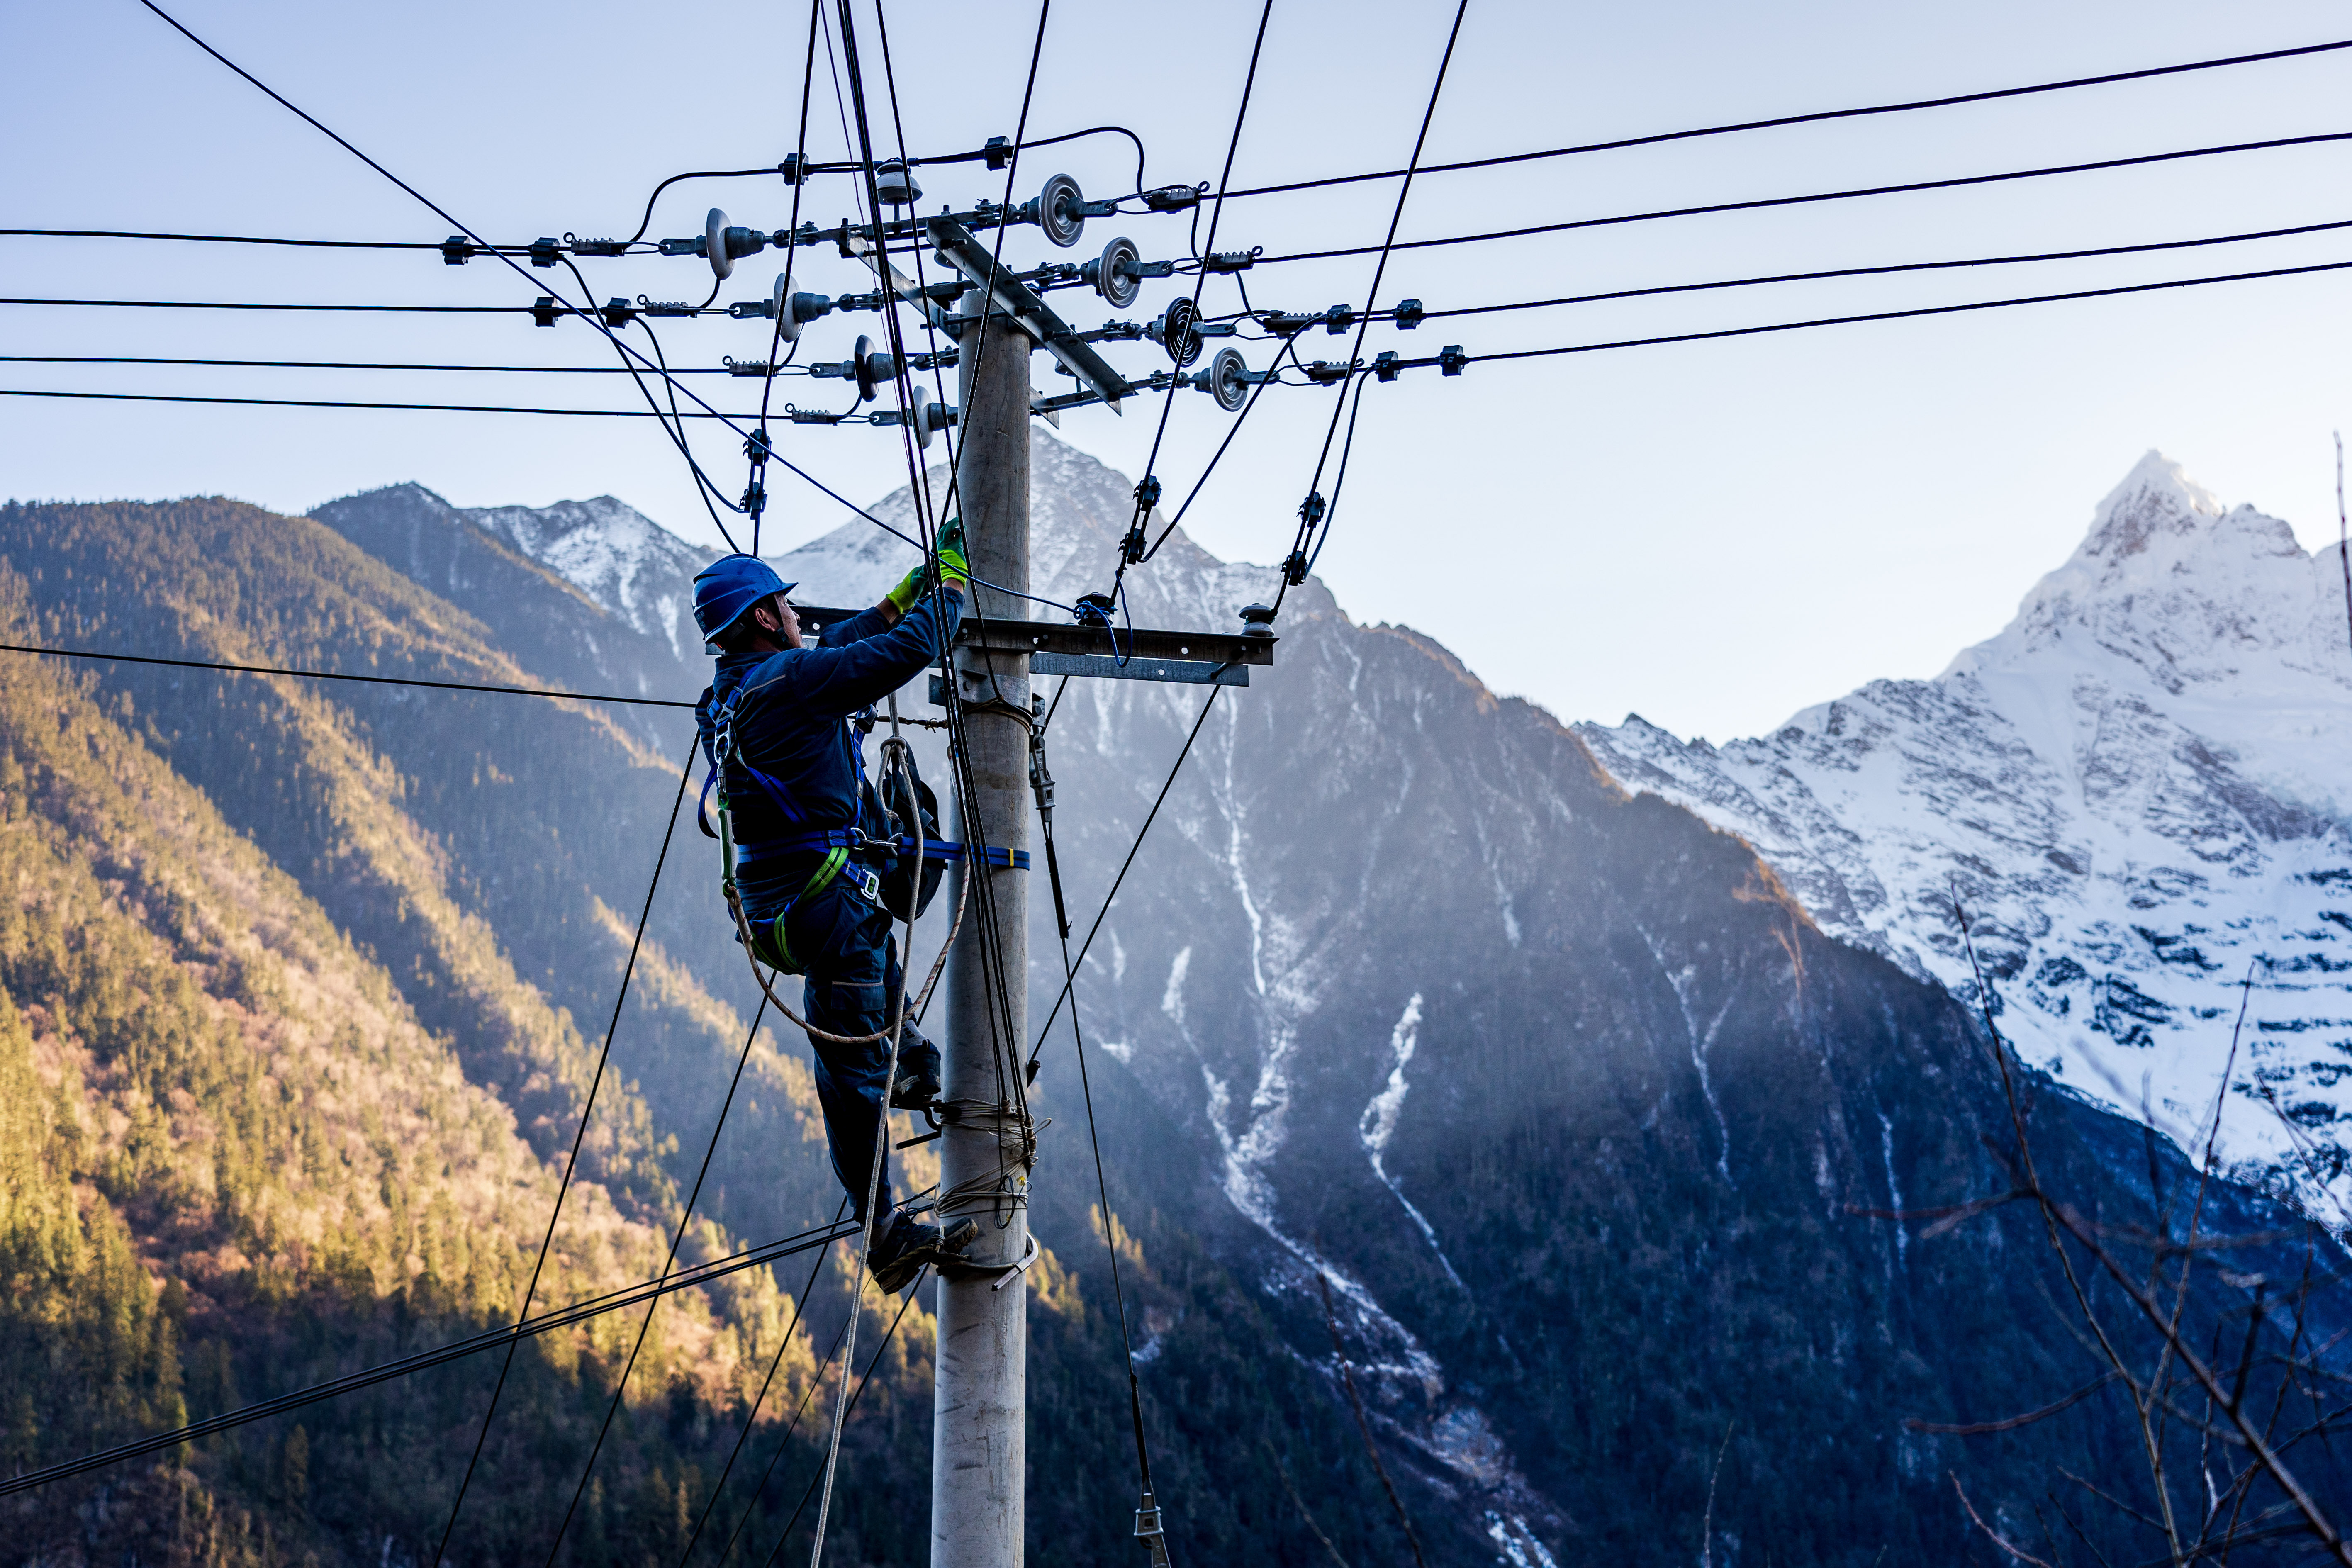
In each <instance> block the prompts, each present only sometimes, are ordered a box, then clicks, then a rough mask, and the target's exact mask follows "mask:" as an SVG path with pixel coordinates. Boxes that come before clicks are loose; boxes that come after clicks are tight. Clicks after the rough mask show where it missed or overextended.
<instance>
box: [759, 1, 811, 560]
mask: <svg viewBox="0 0 2352 1568" xmlns="http://www.w3.org/2000/svg"><path fill="white" fill-rule="evenodd" d="M822 16H824V0H809V26H808V47H807V48H806V50H805V51H804V53H803V58H802V62H801V117H800V124H799V127H798V129H797V130H796V131H795V132H794V135H793V156H794V157H799V158H805V157H806V156H807V153H808V118H809V98H810V95H811V93H812V91H813V90H814V86H815V82H816V29H817V22H818V20H819V18H820V17H822ZM807 188H808V181H807V180H805V179H796V180H794V181H793V208H792V216H791V217H790V218H788V219H787V220H786V221H785V225H784V226H785V227H787V228H789V229H792V230H793V231H795V232H797V231H798V230H799V228H800V226H801V193H802V192H803V191H804V190H806V189H807ZM798 259H799V251H798V249H797V248H795V249H793V251H791V252H789V253H787V254H786V256H785V257H784V277H785V278H786V279H790V278H791V277H792V276H793V263H794V262H795V261H796V260H798ZM792 295H793V290H792V289H789V288H785V287H782V286H781V285H780V286H779V287H778V289H777V290H776V295H775V300H774V302H773V320H772V321H771V322H770V324H769V328H768V374H766V375H764V376H762V377H761V378H760V416H759V420H758V422H757V423H756V424H754V425H753V426H751V430H752V435H751V439H750V440H747V441H746V442H745V443H744V447H743V455H744V457H745V458H748V459H750V462H751V474H750V476H749V477H748V478H747V479H745V480H744V482H743V507H744V510H746V511H749V512H750V513H751V553H752V554H753V555H757V554H759V553H760V523H761V519H762V518H764V517H765V516H766V515H767V510H768V497H767V487H766V485H765V484H764V483H763V482H762V481H764V480H765V479H766V478H767V471H768V458H769V457H770V456H771V455H772V453H773V452H774V450H775V447H774V445H773V443H772V441H771V440H770V438H769V436H768V403H769V399H770V398H771V397H772V395H774V393H775V390H776V377H777V376H779V375H781V374H783V368H784V365H783V362H784V361H785V360H787V359H789V358H791V357H792V354H796V353H800V352H801V340H800V334H799V333H798V332H795V333H794V334H793V346H792V350H791V353H781V354H780V353H777V352H776V351H777V348H778V346H779V345H780V344H782V342H783V341H784V318H785V314H786V312H788V311H790V310H792V309H793V301H792Z"/></svg>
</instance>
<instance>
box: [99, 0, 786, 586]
mask: <svg viewBox="0 0 2352 1568" xmlns="http://www.w3.org/2000/svg"><path fill="white" fill-rule="evenodd" d="M139 3H140V4H141V5H143V6H145V7H146V8H147V9H148V10H150V11H152V12H153V13H154V14H155V15H156V16H159V17H161V18H162V19H163V21H164V22H165V23H166V24H168V25H169V26H171V28H172V29H173V31H174V32H176V33H178V34H179V35H180V36H181V37H184V38H185V39H187V40H188V42H190V43H192V44H194V45H195V46H196V47H198V48H200V49H202V50H203V51H204V52H205V54H207V55H210V56H211V57H212V58H214V59H215V60H217V61H218V62H219V63H220V64H222V65H224V66H226V67H227V68H229V69H230V70H231V71H233V72H235V73H236V75H237V76H239V77H241V78H243V79H245V80H246V81H247V83H249V84H250V85H252V86H253V87H254V88H256V89H258V90H259V91H260V92H262V93H263V94H264V95H265V96H267V97H268V98H269V99H270V100H272V101H273V102H275V103H277V104H278V107H280V108H281V109H284V110H287V112H289V113H290V114H292V115H294V116H296V117H297V118H298V119H299V120H301V121H303V122H304V123H305V124H307V125H309V126H310V128H311V129H312V130H314V131H317V132H319V133H320V135H322V136H325V137H326V138H327V139H328V140H329V141H331V142H334V143H335V145H337V146H339V147H341V149H342V150H343V151H344V152H346V153H350V154H351V155H352V157H354V158H357V159H358V160H359V161H360V162H361V163H365V164H366V165H367V166H368V167H369V168H371V169H373V170H374V171H375V172H376V173H377V174H381V175H383V177H384V178H385V179H387V180H389V181H391V182H392V183H393V184H395V185H397V186H399V187H400V188H401V190H403V191H404V192H405V193H406V194H407V195H410V196H412V197H414V198H415V200H416V201H417V202H418V203H420V204H421V205H424V206H425V208H426V209H427V210H428V211H430V212H431V213H432V214H433V215H434V216H436V217H438V218H440V219H441V220H442V221H443V222H445V223H446V224H448V225H449V226H451V227H452V228H454V229H456V230H457V232H458V233H460V234H462V235H464V236H465V237H466V238H467V240H469V241H471V242H472V243H473V244H474V245H475V246H477V247H479V248H481V249H482V250H484V251H485V252H486V253H488V254H489V255H491V256H494V257H496V258H498V259H499V261H501V262H503V263H504V264H505V265H506V266H507V268H509V270H511V271H512V272H513V273H514V274H515V276H516V277H518V278H520V279H523V280H524V281H525V282H527V283H530V284H531V286H532V287H533V288H539V287H541V286H542V285H541V283H540V282H539V281H538V280H536V279H532V278H531V276H530V273H529V272H528V271H526V270H525V269H524V268H523V267H522V266H521V265H520V263H519V262H517V261H516V260H515V258H513V257H511V256H509V255H507V254H505V253H504V252H502V251H499V249H497V248H496V247H492V246H490V245H489V243H488V241H486V240H484V239H483V238H482V237H481V236H480V235H478V234H477V233H475V232H474V231H473V230H472V229H470V228H468V227H467V226H465V225H464V224H462V223H459V222H458V221H457V218H456V217H454V216H451V215H450V213H449V211H448V209H447V208H446V207H443V206H442V205H440V204H439V203H437V202H436V201H434V200H433V199H432V198H431V197H429V196H427V195H425V193H424V192H422V191H420V190H418V189H417V188H416V187H415V185H412V184H409V183H408V182H407V181H405V180H404V179H402V178H401V177H400V176H399V175H397V174H394V173H393V172H392V171H391V170H390V169H387V168H385V167H384V166H383V164H382V163H377V162H376V161H375V160H374V159H373V158H371V157H369V156H368V155H367V154H366V153H362V152H361V151H360V150H359V148H358V147H357V146H356V145H354V144H353V143H352V142H350V141H349V140H347V139H346V138H344V137H343V136H341V134H339V133H338V132H335V131H334V130H332V129H331V128H330V127H329V126H328V125H327V124H326V122H325V121H321V120H320V119H319V118H318V117H317V116H315V115H313V114H311V113H310V112H309V111H308V110H304V109H302V108H300V107H299V106H298V105H297V104H295V102H294V101H293V100H290V99H289V98H287V97H286V96H285V95H284V94H283V93H281V92H279V91H278V90H277V89H275V88H273V87H271V86H269V84H268V83H267V82H265V81H263V80H262V79H260V78H259V77H257V76H255V75H254V74H253V73H252V72H251V71H249V70H247V69H246V68H244V67H243V66H241V65H238V64H237V63H236V61H235V60H232V59H230V58H228V57H227V56H226V55H225V54H223V53H221V52H220V51H219V50H218V49H216V48H215V47H212V45H210V44H208V43H206V42H205V40H204V39H202V38H200V37H197V36H196V35H195V34H194V32H193V31H191V30H190V29H189V28H188V27H187V26H186V25H185V24H184V23H182V22H181V21H180V20H179V19H178V18H177V17H175V16H173V15H172V14H171V13H170V12H168V11H166V10H164V9H163V7H162V6H161V5H157V4H156V3H155V0H139ZM591 297H592V298H593V295H592V296H591ZM566 303H567V304H568V303H569V301H566ZM579 314H580V316H581V319H582V320H583V321H586V322H587V323H588V324H589V325H590V326H591V327H592V328H593V329H594V330H595V331H598V332H600V333H602V334H603V335H604V337H605V338H606V339H607V340H608V341H609V342H611V343H612V344H613V346H614V348H615V349H616V350H618V351H619V352H620V353H622V355H623V356H624V357H627V356H628V355H629V354H631V353H634V352H635V351H633V350H631V349H630V348H629V347H628V345H626V344H625V343H623V342H621V340H620V338H619V336H618V335H617V334H615V333H614V331H613V330H612V329H611V328H610V327H608V326H606V325H605V324H604V321H603V319H602V318H601V317H600V316H598V315H596V314H595V313H594V312H593V311H592V310H582V311H580V312H579ZM639 357H640V358H641V359H642V356H639ZM672 385H673V386H674V387H675V386H676V383H672ZM685 390H686V395H687V396H688V398H691V399H692V400H693V401H694V402H696V403H698V404H700V405H701V406H702V407H703V408H704V409H706V410H708V411H709V413H710V414H712V415H713V416H717V417H719V419H721V420H723V421H725V422H726V423H727V424H728V425H729V426H730V427H734V422H733V421H732V420H730V419H727V417H726V416H724V415H722V414H719V411H718V410H717V409H715V408H712V407H711V406H710V405H709V404H708V403H704V402H703V400H702V399H701V398H700V397H698V396H696V395H695V393H694V391H693V390H692V389H691V388H687V389H685ZM736 434H738V435H741V434H742V431H741V430H740V428H736ZM690 460H691V455H690V454H689V461H690ZM719 535H720V537H722V538H725V539H726V540H727V542H728V544H729V545H730V548H731V547H732V546H733V544H734V540H733V538H732V537H731V536H730V535H729V534H728V532H727V528H726V525H725V524H724V523H721V524H719Z"/></svg>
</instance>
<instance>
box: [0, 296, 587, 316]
mask: <svg viewBox="0 0 2352 1568" xmlns="http://www.w3.org/2000/svg"><path fill="white" fill-rule="evenodd" d="M0 305H87V306H90V307H93V308H96V309H101V310H366V311H374V312H377V313H383V312H387V311H388V312H393V313H395V314H404V315H425V316H528V315H530V306H528V305H287V304H278V303H274V302H272V301H269V300H13V299H12V300H0ZM568 308H569V307H567V309H568ZM574 313H575V314H576V313H578V312H576V311H575V312H574Z"/></svg>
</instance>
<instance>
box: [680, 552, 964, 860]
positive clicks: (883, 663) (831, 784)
mask: <svg viewBox="0 0 2352 1568" xmlns="http://www.w3.org/2000/svg"><path fill="white" fill-rule="evenodd" d="M942 601H944V602H945V604H946V605H947V613H946V616H945V617H944V622H942V617H941V616H940V612H939V609H938V605H939V604H940V602H942ZM962 618H963V600H962V598H961V596H960V595H955V594H941V595H928V594H927V595H924V596H923V597H922V598H921V599H919V600H918V601H917V602H916V604H915V606H914V608H913V609H911V610H909V611H908V613H907V615H906V616H905V617H904V618H903V619H901V620H900V621H899V622H898V625H896V626H889V625H887V623H886V621H885V618H884V612H883V610H882V607H881V606H880V605H876V606H875V607H874V608H872V609H870V610H866V611H862V612H861V613H859V614H857V615H855V616H851V617H850V618H849V619H847V620H845V621H841V622H837V623H835V625H833V626H827V627H825V629H824V634H823V635H822V636H821V637H818V638H817V640H816V642H815V644H814V646H810V647H793V648H785V649H783V650H782V651H781V652H776V653H759V652H743V653H726V654H721V655H719V668H718V669H717V671H716V672H715V673H714V674H713V675H712V677H711V681H710V686H709V689H708V690H706V691H704V692H703V694H702V700H700V701H698V702H697V703H696V704H695V705H694V717H695V722H696V723H697V724H698V725H699V726H700V728H701V731H702V754H703V757H704V759H705V760H706V761H707V762H708V763H710V765H711V766H712V767H714V768H715V767H717V766H718V765H719V752H718V742H719V736H718V719H719V710H721V709H722V708H724V707H725V706H726V705H727V703H728V701H729V700H730V698H731V699H733V701H734V712H735V755H734V757H733V758H732V759H731V760H730V766H729V767H728V769H727V771H726V773H725V775H724V778H723V780H722V782H721V784H720V785H719V787H720V788H721V789H723V790H725V791H726V794H727V805H728V809H729V812H730V816H731V817H732V819H733V823H734V830H735V842H736V844H737V845H738V846H739V847H740V848H741V849H743V850H744V851H746V852H748V853H750V854H752V855H757V854H758V853H759V852H760V850H761V847H763V846H765V845H771V844H777V843H779V842H780V841H789V840H791V839H794V838H800V837H805V836H807V835H810V834H814V833H821V832H824V831H826V830H828V829H839V828H847V827H851V826H856V822H857V791H858V778H859V767H858V761H859V759H858V747H857V738H856V735H854V734H853V733H852V731H851V730H850V726H849V723H848V719H849V716H850V715H851V714H853V713H856V711H858V710H860V709H863V708H867V707H870V706H872V705H873V704H874V703H875V702H877V701H879V700H881V699H883V698H885V697H887V696H888V695H889V694H890V693H891V692H893V691H896V690H898V688H899V687H901V686H904V685H905V684H906V683H907V682H908V680H910V679H913V678H914V676H915V675H916V674H917V673H918V672H919V671H920V670H921V669H922V668H923V667H924V666H925V665H927V664H929V663H931V662H933V661H934V660H936V659H937V658H939V655H940V649H941V648H943V647H946V646H947V644H948V642H949V641H950V639H952V638H953V637H954V636H955V633H956V626H957V625H958V624H959V623H960V622H961V620H962ZM746 764H748V766H747V765H746ZM751 769H757V770H758V771H760V772H761V773H765V774H767V775H768V777H769V778H770V779H771V780H772V782H773V783H774V784H776V785H777V786H778V787H779V789H780V790H781V793H782V795H784V796H785V798H786V800H788V801H789V802H790V803H791V806H792V808H793V810H795V811H797V812H798V813H799V818H798V820H794V819H793V817H791V816H787V815H786V813H785V811H784V809H783V808H782V807H781V806H779V805H778V804H777V803H776V802H775V801H774V800H772V798H770V795H769V794H768V792H767V791H766V790H765V789H762V788H761V787H760V785H759V784H758V783H757V782H756V781H754V780H753V779H752V777H751V772H750V770H751Z"/></svg>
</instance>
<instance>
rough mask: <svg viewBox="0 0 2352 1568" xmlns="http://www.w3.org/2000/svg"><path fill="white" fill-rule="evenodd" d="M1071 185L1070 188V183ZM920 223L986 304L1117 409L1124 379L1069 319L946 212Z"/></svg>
mask: <svg viewBox="0 0 2352 1568" xmlns="http://www.w3.org/2000/svg"><path fill="white" fill-rule="evenodd" d="M1072 188H1073V189H1074V190H1075V189H1076V185H1075V184H1073V186H1072ZM924 228H925V232H926V233H927V234H928V236H929V238H930V242H931V244H932V245H933V247H936V248H937V249H938V251H939V254H940V259H941V260H943V261H945V262H946V263H947V264H948V265H949V266H950V267H952V268H955V269H956V270H957V271H958V272H961V273H962V274H963V275H964V276H965V277H966V278H968V279H971V281H972V282H974V283H976V284H978V285H979V286H980V288H981V289H982V292H983V294H984V295H985V297H986V300H987V302H988V305H989V306H990V307H992V309H993V310H999V311H1002V312H1003V313H1004V314H1005V315H1007V316H1009V317H1011V318H1012V320H1013V324H1014V325H1015V326H1017V327H1018V328H1019V329H1020V330H1021V331H1023V332H1024V333H1025V334H1026V335H1027V336H1028V338H1029V339H1030V341H1031V342H1034V343H1036V344H1038V345H1039V346H1040V347H1042V348H1044V349H1045V351H1046V352H1047V353H1050V354H1052V355H1053V356H1054V357H1055V359H1057V360H1059V361H1060V362H1061V363H1063V364H1065V365H1066V366H1067V367H1069V369H1070V371H1071V373H1072V374H1075V375H1076V377H1077V378H1078V380H1079V381H1080V382H1082V383H1083V384H1086V385H1087V387H1088V388H1089V389H1090V390H1092V391H1093V392H1094V393H1095V394H1096V395H1098V396H1099V397H1101V399H1102V400H1103V401H1104V402H1105V403H1106V404H1108V405H1110V407H1111V409H1112V411H1113V412H1114V413H1117V412H1122V410H1120V409H1119V401H1120V399H1122V398H1124V397H1125V396H1126V395H1127V392H1128V385H1127V381H1126V378H1125V377H1123V376H1121V375H1120V374H1118V372H1117V371H1115V370H1113V369H1112V368H1111V367H1110V365H1109V364H1108V363H1106V362H1105V361H1104V359H1103V357H1102V356H1101V355H1100V354H1098V353H1095V351H1094V349H1093V347H1092V346H1091V345H1089V344H1088V343H1087V342H1085V341H1084V340H1083V339H1081V338H1080V337H1079V335H1078V334H1077V333H1076V332H1075V331H1071V329H1070V326H1069V323H1068V322H1066V321H1063V320H1062V318H1061V317H1059V316H1058V315H1055V313H1054V311H1053V310H1052V308H1051V307H1049V306H1048V305H1047V304H1046V303H1045V300H1044V299H1042V298H1041V297H1040V296H1039V295H1038V294H1037V293H1036V292H1035V291H1034V289H1031V288H1030V287H1029V286H1028V285H1027V284H1025V283H1023V282H1022V281H1021V280H1020V279H1017V278H1014V277H1013V275H1012V274H1011V273H1010V272H1007V271H1005V270H1004V269H1003V268H1001V267H1000V266H998V265H997V263H996V261H995V259H994V258H992V257H991V256H990V255H989V253H988V249H987V247H984V246H982V244H980V242H979V241H977V240H975V239H974V238H972V237H971V231H970V230H969V229H967V228H965V227H964V226H962V225H961V224H960V223H957V222H956V221H955V220H954V219H953V218H951V217H935V218H931V219H929V221H928V222H927V223H926V224H925V225H924Z"/></svg>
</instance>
